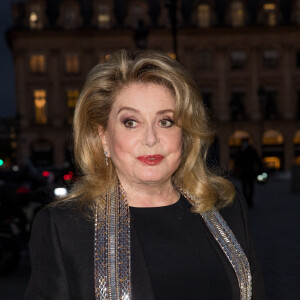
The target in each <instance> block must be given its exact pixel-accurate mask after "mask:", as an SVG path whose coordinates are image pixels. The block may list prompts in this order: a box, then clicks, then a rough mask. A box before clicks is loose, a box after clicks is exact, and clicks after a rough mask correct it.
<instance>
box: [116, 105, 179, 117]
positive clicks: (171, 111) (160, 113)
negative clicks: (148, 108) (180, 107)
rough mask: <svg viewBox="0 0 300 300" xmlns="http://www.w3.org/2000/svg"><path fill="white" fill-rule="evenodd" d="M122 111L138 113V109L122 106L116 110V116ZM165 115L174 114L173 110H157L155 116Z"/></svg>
mask: <svg viewBox="0 0 300 300" xmlns="http://www.w3.org/2000/svg"><path fill="white" fill-rule="evenodd" d="M123 110H129V111H132V112H135V113H140V111H139V110H138V109H135V108H133V107H129V106H123V107H121V108H120V109H119V110H118V113H117V115H118V114H119V113H120V112H122V111H123ZM165 113H174V109H162V110H159V111H157V113H156V114H157V115H163V114H165Z"/></svg>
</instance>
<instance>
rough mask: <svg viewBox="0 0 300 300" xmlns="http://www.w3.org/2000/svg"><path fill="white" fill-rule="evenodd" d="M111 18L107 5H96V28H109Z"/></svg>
mask: <svg viewBox="0 0 300 300" xmlns="http://www.w3.org/2000/svg"><path fill="white" fill-rule="evenodd" d="M110 24H111V17H110V10H109V6H108V5H107V4H98V6H97V25H98V28H110Z"/></svg>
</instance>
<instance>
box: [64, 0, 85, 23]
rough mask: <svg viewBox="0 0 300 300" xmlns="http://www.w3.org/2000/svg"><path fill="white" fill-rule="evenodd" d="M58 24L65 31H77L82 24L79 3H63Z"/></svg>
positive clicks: (72, 0)
mask: <svg viewBox="0 0 300 300" xmlns="http://www.w3.org/2000/svg"><path fill="white" fill-rule="evenodd" d="M58 24H59V25H60V26H62V27H63V28H65V29H76V28H78V27H79V26H80V25H81V24H82V17H81V15H80V6H79V3H78V2H77V1H74V0H65V1H63V2H62V4H61V6H60V15H59V19H58Z"/></svg>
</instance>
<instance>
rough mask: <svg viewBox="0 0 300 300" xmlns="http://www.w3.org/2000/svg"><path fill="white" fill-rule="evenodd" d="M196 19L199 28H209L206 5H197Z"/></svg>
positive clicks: (208, 12)
mask: <svg viewBox="0 0 300 300" xmlns="http://www.w3.org/2000/svg"><path fill="white" fill-rule="evenodd" d="M197 19H198V26H199V27H209V26H210V19H211V16H210V6H209V5H208V4H199V5H198V7H197Z"/></svg>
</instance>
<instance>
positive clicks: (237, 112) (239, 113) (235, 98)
mask: <svg viewBox="0 0 300 300" xmlns="http://www.w3.org/2000/svg"><path fill="white" fill-rule="evenodd" d="M229 108H230V114H231V120H232V121H237V120H244V119H245V118H246V114H245V93H244V92H243V91H233V92H232V93H231V99H230V102H229Z"/></svg>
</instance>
